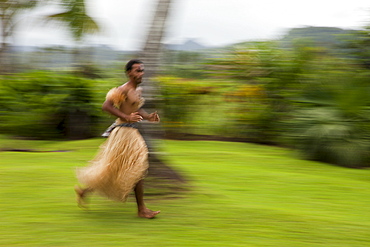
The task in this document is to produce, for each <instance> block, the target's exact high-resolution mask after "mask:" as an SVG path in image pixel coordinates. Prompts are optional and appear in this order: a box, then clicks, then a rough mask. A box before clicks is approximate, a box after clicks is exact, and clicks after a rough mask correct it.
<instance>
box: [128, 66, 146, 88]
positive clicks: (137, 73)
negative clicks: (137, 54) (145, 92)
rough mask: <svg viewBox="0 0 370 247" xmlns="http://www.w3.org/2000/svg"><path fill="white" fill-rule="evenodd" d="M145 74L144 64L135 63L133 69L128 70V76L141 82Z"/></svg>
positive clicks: (137, 82) (138, 82)
mask: <svg viewBox="0 0 370 247" xmlns="http://www.w3.org/2000/svg"><path fill="white" fill-rule="evenodd" d="M143 75H144V64H138V63H136V64H134V65H132V68H131V70H130V71H129V72H128V77H129V78H130V80H132V81H134V82H136V84H140V83H141V81H142V79H143Z"/></svg>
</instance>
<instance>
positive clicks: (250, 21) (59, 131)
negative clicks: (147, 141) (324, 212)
mask: <svg viewBox="0 0 370 247" xmlns="http://www.w3.org/2000/svg"><path fill="white" fill-rule="evenodd" d="M162 2H166V1H162ZM157 3H159V4H157ZM168 3H171V4H170V5H169V4H168ZM163 6H165V9H160V2H157V1H154V0H136V1H122V0H104V1H103V0H85V1H84V0H60V1H53V0H49V1H47V0H29V1H27V0H25V1H22V0H19V1H11V0H3V1H0V16H1V19H0V30H1V47H0V59H1V60H0V134H2V135H3V136H6V137H7V138H27V139H53V140H71V139H85V138H92V137H97V136H100V134H101V133H102V132H103V131H104V129H105V128H106V127H107V126H109V124H110V123H111V122H112V121H113V118H109V117H107V114H106V113H103V112H102V111H101V104H102V103H103V101H104V99H105V94H106V92H107V91H108V90H109V89H110V88H112V87H115V86H118V85H120V84H122V83H124V82H125V81H126V77H125V74H124V70H123V67H124V65H125V63H126V62H127V61H128V60H129V59H131V58H137V57H139V58H141V57H145V55H146V56H148V52H149V51H150V52H151V54H153V56H154V57H156V60H154V62H151V63H147V60H145V59H143V61H144V62H145V63H146V64H147V67H146V68H148V69H150V68H151V67H153V68H154V67H155V71H154V72H155V73H153V74H149V75H148V78H147V80H148V81H150V82H151V85H152V86H153V87H154V88H155V90H154V91H151V92H156V93H155V95H151V96H153V97H155V98H156V108H158V109H159V112H160V114H161V120H162V125H161V128H162V129H163V132H162V133H163V135H162V138H181V139H194V138H198V139H199V138H200V139H212V140H235V141H245V142H253V143H261V144H268V145H278V146H284V147H289V148H292V149H295V150H297V151H299V152H300V153H301V154H302V157H304V158H306V159H310V160H318V161H323V162H328V163H332V164H337V165H341V166H346V167H354V168H355V167H356V168H359V167H368V166H369V164H370V163H369V161H370V156H369V153H370V121H369V120H370V119H369V118H370V2H369V1H360V0H353V1H342V2H338V1H331V0H327V1H304V2H302V1H288V0H283V1H278V2H276V1H267V0H261V1H244V0H217V1H215V0H177V1H175V0H173V1H167V5H162V7H163ZM161 18H162V19H161ZM163 19H165V20H167V21H166V22H165V23H161V22H160V20H163ZM158 21H159V22H158ZM158 27H161V28H162V29H161V28H158ZM160 30H162V31H160ZM157 33H160V34H161V35H157V36H158V37H157V36H155V35H156V34H157ZM150 34H153V35H154V36H150ZM150 37H156V38H154V39H153V38H150ZM149 41H153V42H155V43H156V44H159V46H155V48H153V50H150V49H149V48H148V47H149V45H148V43H150V42H149ZM143 52H144V53H143ZM143 54H144V55H143ZM154 64H155V65H156V66H154Z"/></svg>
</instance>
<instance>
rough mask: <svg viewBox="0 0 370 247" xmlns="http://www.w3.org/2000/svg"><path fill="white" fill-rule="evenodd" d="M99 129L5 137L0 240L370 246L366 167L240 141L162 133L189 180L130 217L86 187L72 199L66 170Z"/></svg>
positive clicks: (1, 143)
mask: <svg viewBox="0 0 370 247" xmlns="http://www.w3.org/2000/svg"><path fill="white" fill-rule="evenodd" d="M102 141H103V140H102V139H92V140H83V141H71V142H51V141H27V142H22V141H9V140H7V139H4V138H2V139H1V138H0V148H2V149H6V148H18V149H26V148H30V149H34V150H38V151H41V150H42V151H52V150H68V152H8V151H3V152H0V183H1V186H0V196H1V199H0V200H1V202H0V205H1V206H0V209H1V225H0V246H50V247H54V246H73V247H76V246H77V247H78V246H91V247H95V246H130V247H132V246H133V247H135V246H159V247H162V246H279V247H289V246H292V247H301V246H307V247H313V246H315V247H316V246H322V247H328V246H333V247H344V246H346V247H365V246H370V234H369V230H370V171H369V170H356V169H348V168H342V167H335V166H331V165H327V164H322V163H317V162H311V161H304V160H300V159H297V158H296V157H295V155H294V153H293V152H292V151H290V150H286V149H283V148H277V147H269V146H261V145H254V144H247V143H228V142H208V141H164V150H165V151H166V154H165V159H166V160H167V161H168V162H169V163H171V164H172V166H173V167H175V168H176V169H178V170H180V171H181V172H182V173H183V174H184V175H185V176H186V177H187V178H188V180H189V190H188V191H186V192H180V193H182V194H181V196H179V197H178V198H176V199H168V198H161V197H155V196H150V197H149V198H148V200H147V204H148V206H149V207H150V208H151V209H153V210H161V211H162V212H161V214H160V215H159V216H158V217H157V218H156V219H153V220H147V219H141V218H138V217H136V208H135V202H134V199H133V197H130V198H129V200H128V202H127V203H125V204H120V203H117V202H112V201H109V200H106V199H104V198H101V197H98V196H93V197H92V198H91V199H90V208H89V210H81V209H80V208H78V207H77V206H76V203H75V194H74V191H73V186H74V185H75V184H76V179H75V175H74V170H75V168H76V167H80V166H84V165H85V164H86V163H87V161H88V160H90V159H92V158H93V156H94V155H95V154H96V151H97V147H98V146H99V145H100V143H101V142H102Z"/></svg>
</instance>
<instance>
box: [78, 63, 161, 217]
mask: <svg viewBox="0 0 370 247" xmlns="http://www.w3.org/2000/svg"><path fill="white" fill-rule="evenodd" d="M143 75H144V65H143V64H141V63H137V64H133V65H132V68H131V70H129V71H127V76H128V78H129V81H128V82H126V83H125V84H123V85H121V86H119V87H118V89H119V90H121V91H122V93H123V94H125V95H127V98H126V100H125V102H123V103H122V104H121V106H120V108H119V109H117V108H116V107H114V104H113V102H112V101H110V100H106V101H105V102H104V103H103V106H102V109H103V110H104V111H106V112H108V113H110V114H112V115H114V116H116V117H118V118H120V120H121V121H122V122H128V123H135V122H140V121H142V120H148V121H151V122H159V121H160V119H159V116H158V114H157V112H153V113H151V114H148V113H147V112H146V111H145V110H144V109H139V110H136V109H137V103H138V101H139V100H140V97H141V88H140V87H138V85H139V84H140V83H141V82H142V77H143ZM75 190H76V193H77V195H78V202H79V205H80V206H83V205H84V201H83V199H84V197H85V196H86V194H87V193H89V192H91V191H92V189H90V188H86V189H81V188H79V187H76V188H75ZM134 192H135V198H136V203H137V208H138V216H139V217H143V218H148V219H151V218H154V217H155V216H156V215H157V214H159V213H160V211H152V210H150V209H148V208H147V207H146V206H145V203H144V186H143V180H141V181H139V182H138V183H137V184H136V186H135V188H134Z"/></svg>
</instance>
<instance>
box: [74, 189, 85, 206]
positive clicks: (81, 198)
mask: <svg viewBox="0 0 370 247" xmlns="http://www.w3.org/2000/svg"><path fill="white" fill-rule="evenodd" d="M75 192H76V195H77V204H78V206H79V207H80V208H87V203H86V201H85V199H84V197H85V191H84V190H83V189H81V188H80V187H79V186H77V185H76V186H75Z"/></svg>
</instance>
